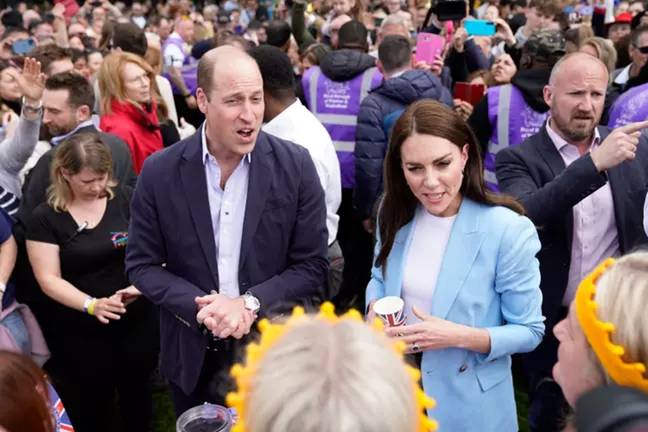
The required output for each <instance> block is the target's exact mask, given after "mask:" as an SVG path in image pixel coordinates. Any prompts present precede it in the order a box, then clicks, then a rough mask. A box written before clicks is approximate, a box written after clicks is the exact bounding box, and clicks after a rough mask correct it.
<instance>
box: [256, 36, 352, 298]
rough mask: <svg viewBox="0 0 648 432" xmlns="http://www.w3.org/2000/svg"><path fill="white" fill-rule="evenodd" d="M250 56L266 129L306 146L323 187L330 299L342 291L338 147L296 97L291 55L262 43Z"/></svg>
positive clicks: (342, 262)
mask: <svg viewBox="0 0 648 432" xmlns="http://www.w3.org/2000/svg"><path fill="white" fill-rule="evenodd" d="M250 55H252V57H254V59H255V60H256V61H257V64H258V65H259V69H260V70H261V76H262V77H263V94H264V99H265V112H264V118H263V121H264V122H265V125H264V126H263V130H264V131H265V132H267V133H269V134H272V135H275V136H277V137H279V138H282V139H285V140H288V141H292V142H294V143H296V144H299V145H301V146H302V147H305V148H306V149H307V150H308V152H309V153H310V156H311V158H312V159H313V163H314V164H315V169H316V170H317V175H318V177H319V179H320V183H321V184H322V188H323V189H324V198H325V201H326V228H327V229H328V258H329V263H330V267H329V275H328V290H327V295H328V297H329V299H330V298H331V297H333V296H335V295H336V294H337V293H338V292H339V291H340V286H341V284H342V271H343V269H344V258H343V257H342V250H341V249H340V246H339V244H338V242H337V231H338V222H339V219H340V218H339V216H338V215H337V211H338V208H339V207H340V202H341V201H342V184H341V179H340V165H339V163H338V158H337V155H336V153H335V147H333V142H332V141H331V136H330V135H329V133H328V132H327V130H326V129H325V128H324V126H323V125H322V124H321V123H320V122H319V120H317V118H316V117H315V116H314V115H313V114H312V113H311V112H310V111H309V110H308V108H306V107H305V106H304V105H302V103H301V102H300V101H299V99H298V98H297V97H296V96H295V90H294V89H295V78H294V75H293V73H292V66H291V63H290V59H289V58H288V56H287V55H286V54H285V53H284V52H283V51H281V50H280V49H279V48H276V47H273V46H270V45H262V46H259V47H257V48H255V49H254V50H252V52H251V53H250Z"/></svg>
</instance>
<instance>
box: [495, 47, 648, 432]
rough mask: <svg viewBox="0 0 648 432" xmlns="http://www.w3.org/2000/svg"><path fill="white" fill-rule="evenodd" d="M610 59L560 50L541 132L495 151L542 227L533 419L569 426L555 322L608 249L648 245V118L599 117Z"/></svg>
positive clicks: (503, 184)
mask: <svg viewBox="0 0 648 432" xmlns="http://www.w3.org/2000/svg"><path fill="white" fill-rule="evenodd" d="M607 83H608V72H607V68H606V67H605V65H604V64H603V63H601V62H600V61H599V60H598V59H596V58H595V57H592V56H589V55H587V54H584V53H576V54H571V55H568V56H566V57H564V58H563V59H561V60H560V61H559V62H558V63H557V64H556V66H555V67H554V70H553V71H552V74H551V79H550V82H549V85H548V86H546V87H545V89H544V97H545V101H546V102H547V104H548V105H549V106H550V117H549V120H548V121H547V123H546V124H545V126H544V127H543V128H542V129H541V130H540V132H539V133H538V134H536V135H534V136H532V137H530V138H528V139H527V140H526V141H524V142H523V143H522V144H520V145H519V146H517V147H511V148H508V149H505V150H502V151H501V152H499V153H498V154H497V159H496V172H497V181H498V183H499V186H500V190H501V191H502V192H503V193H507V194H510V195H512V196H514V197H515V198H517V199H519V200H520V202H521V203H522V204H523V205H524V208H525V209H526V211H527V216H528V217H529V218H530V219H531V220H532V221H533V223H534V224H535V225H536V227H537V229H538V234H539V237H540V242H541V244H542V249H541V250H540V252H539V253H538V260H539V261H540V274H541V282H540V288H541V290H542V297H543V304H542V312H543V315H544V316H545V317H546V318H547V320H546V322H545V326H546V331H545V337H544V340H543V342H542V343H541V344H540V345H539V347H538V348H537V349H536V350H535V351H534V352H532V353H529V354H526V355H525V356H524V363H525V369H526V370H527V372H528V373H529V375H530V384H529V387H530V388H529V396H530V402H531V406H530V409H529V416H530V418H529V427H530V429H531V430H532V431H541V432H552V431H559V430H562V429H563V424H562V423H563V420H564V415H565V414H566V409H567V404H566V401H565V399H564V397H563V395H562V392H561V390H560V388H559V386H558V385H557V384H556V383H555V381H554V380H553V377H552V369H553V366H554V365H555V363H556V360H557V356H558V355H560V353H559V352H558V341H557V340H556V337H555V335H554V334H553V331H552V330H553V327H554V326H555V325H556V324H557V323H558V322H559V321H560V320H562V319H563V318H564V317H565V316H566V314H567V307H568V306H569V304H570V302H571V301H572V300H573V297H574V294H575V289H576V288H577V286H578V284H579V283H580V281H581V280H582V278H583V277H584V276H586V275H587V274H588V273H589V272H591V271H592V270H593V269H594V267H595V266H596V265H597V264H598V263H599V262H600V261H602V260H604V259H605V258H608V257H609V256H611V255H622V254H625V253H628V252H630V251H632V250H633V249H635V248H637V247H640V246H642V245H646V244H647V243H648V239H647V238H646V234H645V233H644V232H643V229H642V223H641V222H642V217H643V216H642V215H643V209H642V204H643V198H644V197H645V196H646V191H647V188H648V143H647V142H646V141H645V139H643V138H640V130H641V129H642V128H646V127H648V122H642V123H635V124H631V125H627V126H626V127H623V128H618V129H616V130H614V131H610V130H609V129H608V128H606V127H602V126H597V124H598V122H599V120H600V117H601V113H602V111H603V105H604V102H605V92H606V88H607Z"/></svg>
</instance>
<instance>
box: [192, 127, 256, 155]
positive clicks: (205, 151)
mask: <svg viewBox="0 0 648 432" xmlns="http://www.w3.org/2000/svg"><path fill="white" fill-rule="evenodd" d="M206 130H207V122H206V121H204V122H203V124H202V126H201V127H200V142H201V146H202V161H203V165H204V164H206V163H207V161H208V160H209V158H210V157H211V158H213V159H214V160H216V158H215V157H214V155H212V154H211V153H209V150H208V149H207V134H206V132H205V131H206ZM245 157H246V158H247V161H248V163H250V162H251V161H252V153H248V154H246V155H245ZM216 163H218V161H216Z"/></svg>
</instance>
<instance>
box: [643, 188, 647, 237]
mask: <svg viewBox="0 0 648 432" xmlns="http://www.w3.org/2000/svg"><path fill="white" fill-rule="evenodd" d="M644 231H646V235H648V194H647V195H646V201H644Z"/></svg>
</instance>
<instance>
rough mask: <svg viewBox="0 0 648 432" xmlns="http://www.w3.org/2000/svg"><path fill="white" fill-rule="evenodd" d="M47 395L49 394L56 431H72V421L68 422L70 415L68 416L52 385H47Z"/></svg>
mask: <svg viewBox="0 0 648 432" xmlns="http://www.w3.org/2000/svg"><path fill="white" fill-rule="evenodd" d="M49 396H50V404H51V405H50V406H51V407H52V416H53V417H54V422H55V426H56V428H55V429H54V430H55V431H56V432H74V428H73V427H72V422H70V417H68V415H67V412H66V411H65V407H64V406H63V401H61V398H60V397H59V395H58V393H56V390H54V387H52V385H51V384H50V385H49Z"/></svg>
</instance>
